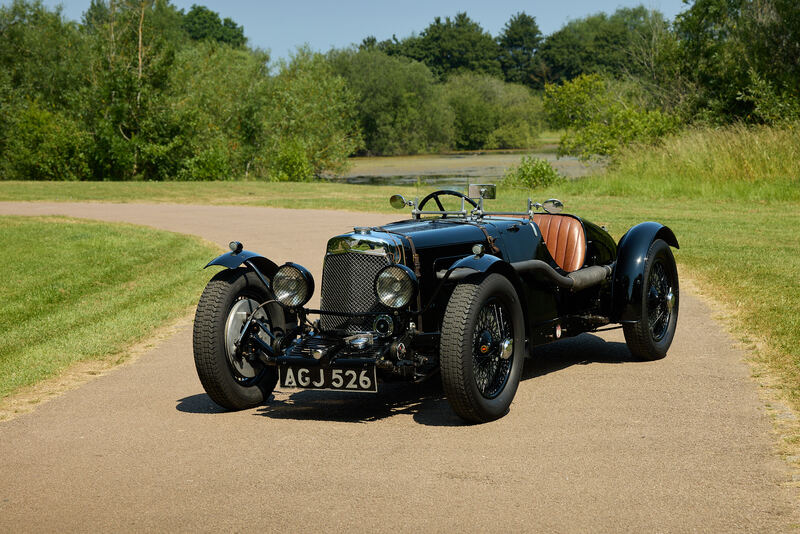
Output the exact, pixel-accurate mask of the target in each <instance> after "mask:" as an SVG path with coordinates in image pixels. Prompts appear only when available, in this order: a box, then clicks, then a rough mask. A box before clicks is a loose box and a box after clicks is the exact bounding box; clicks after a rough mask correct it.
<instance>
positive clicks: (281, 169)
mask: <svg viewBox="0 0 800 534" xmlns="http://www.w3.org/2000/svg"><path fill="white" fill-rule="evenodd" d="M313 178H314V168H313V166H312V165H311V162H310V161H309V160H308V156H307V155H306V150H305V148H304V147H303V145H302V144H301V143H300V142H299V141H296V140H295V141H289V142H286V143H284V144H283V145H281V147H280V148H279V150H278V152H277V154H275V155H273V156H272V157H271V158H270V160H269V179H270V180H271V181H273V182H310V181H311V180H312V179H313Z"/></svg>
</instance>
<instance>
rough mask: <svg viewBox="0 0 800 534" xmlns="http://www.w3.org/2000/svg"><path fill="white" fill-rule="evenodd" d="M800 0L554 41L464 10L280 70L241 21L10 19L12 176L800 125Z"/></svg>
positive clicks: (595, 147) (303, 54)
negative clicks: (488, 27)
mask: <svg viewBox="0 0 800 534" xmlns="http://www.w3.org/2000/svg"><path fill="white" fill-rule="evenodd" d="M798 32H800V8H798V6H797V5H796V4H795V3H794V1H793V0H695V1H694V2H693V3H692V4H691V5H689V6H687V8H686V10H685V11H684V12H683V13H681V14H679V15H678V17H677V18H676V20H675V21H668V20H666V19H665V18H664V17H663V16H662V15H661V14H660V13H659V12H657V11H653V10H649V9H646V8H644V7H641V6H640V7H637V8H621V9H618V10H617V11H615V12H614V13H612V14H604V13H599V14H595V15H590V16H588V17H584V18H581V19H577V20H572V21H569V22H568V23H566V24H565V25H564V26H563V27H562V28H561V29H559V30H558V31H556V32H554V33H552V34H550V35H546V36H545V35H543V34H542V33H541V31H540V30H539V28H538V25H537V23H536V19H535V17H534V16H532V15H529V14H527V13H516V14H514V15H513V16H511V17H510V19H509V20H508V22H507V23H506V25H505V26H504V28H503V29H502V30H501V32H500V33H499V34H498V35H496V36H492V35H491V34H489V33H488V32H486V31H485V30H484V29H483V28H482V27H481V26H480V24H479V23H478V22H476V21H473V20H471V19H470V18H469V16H468V15H467V14H466V13H458V14H456V15H455V16H454V17H452V18H450V17H445V18H436V19H434V20H433V21H432V22H431V24H429V25H428V26H427V27H426V28H424V29H423V30H421V31H420V32H419V33H415V34H412V35H410V36H406V37H403V38H401V39H398V38H397V37H393V38H392V39H389V40H384V41H378V40H377V39H376V38H374V37H367V38H365V39H363V40H362V41H361V43H360V44H359V45H354V46H351V47H348V48H344V49H332V50H330V51H328V52H327V53H324V54H323V53H319V52H315V51H311V50H309V49H307V48H299V49H298V50H297V51H296V52H295V53H294V54H293V55H292V56H291V57H290V58H289V59H287V60H279V61H271V59H270V57H269V54H268V53H267V52H265V51H262V50H258V49H253V48H251V47H249V46H248V45H247V42H246V39H245V37H244V33H243V31H242V28H241V26H239V25H238V24H237V23H236V22H234V21H232V20H231V19H227V18H226V19H223V18H221V17H220V16H219V14H217V13H215V12H214V11H211V10H209V9H208V8H206V7H203V6H198V5H195V6H193V7H192V8H191V9H189V10H188V11H185V12H184V11H183V10H179V9H177V8H176V7H175V6H173V5H172V4H171V3H170V2H169V1H168V0H92V3H91V5H90V7H89V9H88V10H87V11H86V13H84V15H83V17H82V20H81V21H80V22H75V21H69V20H66V19H65V18H64V17H63V15H62V13H61V11H60V10H59V9H58V8H56V9H50V8H47V7H45V6H43V5H42V4H41V2H39V1H38V0H36V1H32V0H15V1H14V2H13V3H12V4H11V5H9V6H5V7H0V176H1V177H2V178H3V179H50V180H210V179H241V178H246V179H269V180H311V179H313V178H314V177H317V176H320V175H321V174H322V173H325V172H336V171H338V170H341V169H342V168H343V167H344V166H345V165H346V162H347V157H348V156H350V155H353V154H375V155H389V154H413V153H420V152H439V151H446V150H464V149H468V150H473V149H495V148H526V147H531V146H533V145H534V144H535V143H536V141H537V138H538V135H539V132H540V131H541V129H542V128H545V127H553V128H560V129H563V130H564V131H565V132H566V133H565V136H564V138H563V139H562V143H561V149H562V151H563V152H564V153H573V154H579V155H583V156H586V157H589V156H592V155H596V154H610V155H613V154H614V152H615V151H616V150H617V149H618V148H619V147H620V146H623V145H625V144H629V143H634V142H639V143H641V142H644V143H654V142H658V139H660V138H662V137H663V136H664V135H667V134H669V133H671V132H675V131H677V130H679V129H680V128H682V127H684V126H685V125H687V124H710V125H714V124H723V123H729V122H735V121H743V122H757V123H768V124H775V123H780V122H785V121H792V120H797V119H798V118H799V117H800V93H799V92H798V91H799V90H800V59H798V58H800V36H799V35H798Z"/></svg>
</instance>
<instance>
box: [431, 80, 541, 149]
mask: <svg viewBox="0 0 800 534" xmlns="http://www.w3.org/2000/svg"><path fill="white" fill-rule="evenodd" d="M445 94H446V95H447V101H448V103H449V104H450V107H451V108H452V110H453V113H454V114H455V148H458V149H462V150H477V149H493V148H528V147H530V146H533V144H534V143H535V142H536V139H537V137H538V130H539V125H540V121H541V115H542V109H541V101H540V99H539V98H538V97H534V96H533V95H532V94H531V91H530V89H528V88H527V87H525V86H522V85H516V84H511V83H506V82H503V81H502V80H500V79H497V78H494V77H491V76H488V75H486V74H477V73H472V72H465V73H462V74H457V75H454V76H451V77H450V79H449V80H447V83H446V84H445Z"/></svg>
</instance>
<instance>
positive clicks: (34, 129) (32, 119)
mask: <svg viewBox="0 0 800 534" xmlns="http://www.w3.org/2000/svg"><path fill="white" fill-rule="evenodd" d="M3 111H4V113H6V112H8V113H9V118H8V123H7V124H6V128H5V132H4V134H5V136H6V139H5V143H4V145H5V146H4V147H3V148H4V150H3V151H4V154H3V159H2V165H3V169H2V171H3V172H2V176H3V178H4V179H6V180H86V179H88V178H89V174H90V173H89V155H88V154H89V151H90V141H91V138H90V136H89V134H88V133H87V132H85V131H83V130H82V129H81V127H80V125H79V124H78V123H77V122H76V121H74V120H72V119H70V118H69V117H66V116H65V115H63V114H60V113H57V112H53V111H48V110H46V109H43V108H41V107H39V105H38V104H36V103H30V104H28V105H26V106H20V107H16V109H13V110H10V109H8V108H6V109H4V110H3Z"/></svg>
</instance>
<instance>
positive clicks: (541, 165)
mask: <svg viewBox="0 0 800 534" xmlns="http://www.w3.org/2000/svg"><path fill="white" fill-rule="evenodd" d="M562 180H564V177H563V176H561V174H559V172H558V171H557V170H555V169H554V168H553V166H552V165H550V162H548V161H547V160H545V159H542V158H536V157H532V156H523V157H522V161H520V164H519V165H518V166H516V167H511V168H510V169H508V170H507V171H506V173H505V175H504V176H503V182H502V183H503V185H506V186H509V187H520V188H525V189H536V188H539V187H547V186H549V185H553V184H555V183H558V182H560V181H562Z"/></svg>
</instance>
